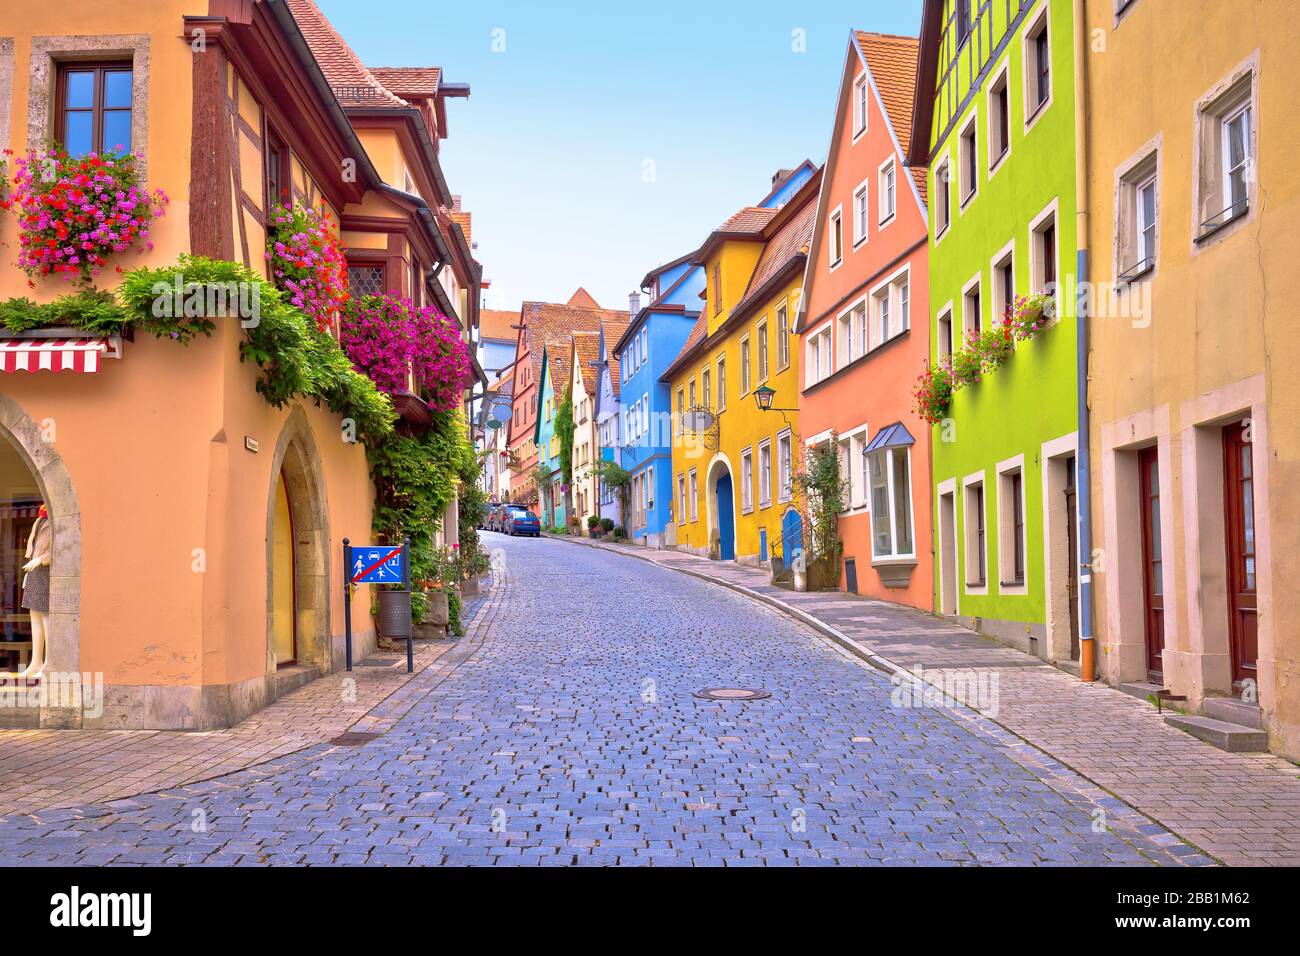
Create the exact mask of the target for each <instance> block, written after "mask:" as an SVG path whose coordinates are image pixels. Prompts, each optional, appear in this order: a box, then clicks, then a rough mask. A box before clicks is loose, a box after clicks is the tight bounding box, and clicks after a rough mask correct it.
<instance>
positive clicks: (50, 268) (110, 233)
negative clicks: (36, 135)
mask: <svg viewBox="0 0 1300 956" xmlns="http://www.w3.org/2000/svg"><path fill="white" fill-rule="evenodd" d="M13 187H14V189H13V194H12V195H11V196H9V198H8V199H7V200H6V202H8V203H9V205H10V206H11V207H13V208H15V209H17V212H18V267H19V268H20V269H22V270H23V271H24V272H26V273H27V276H28V280H27V281H28V285H31V286H32V287H35V282H34V281H33V280H34V279H37V278H43V277H45V276H49V275H61V276H63V277H64V278H66V279H68V280H69V281H73V280H80V281H81V282H83V283H85V284H87V285H89V284H90V283H91V282H92V280H93V279H94V278H95V277H96V276H98V275H99V274H100V273H101V272H102V271H103V269H104V267H105V266H106V264H107V262H108V258H109V257H110V256H111V255H113V254H114V253H118V252H125V251H127V250H128V249H136V250H137V251H139V250H142V249H152V248H153V243H152V242H150V241H149V226H150V224H151V223H152V222H153V220H155V219H157V218H158V217H159V216H161V215H162V213H163V208H164V207H165V206H166V205H167V202H168V199H167V196H166V194H165V193H163V191H162V190H160V189H159V190H154V191H153V192H152V193H150V192H148V190H146V189H145V188H144V186H142V185H141V184H140V181H139V175H138V173H137V171H136V161H135V156H133V155H132V154H131V153H123V152H118V151H115V150H107V151H105V152H103V153H86V154H85V155H84V156H77V157H73V156H69V155H68V153H67V152H66V151H65V150H64V149H63V148H62V147H60V146H55V147H51V148H49V149H46V150H32V151H30V152H29V153H28V154H27V155H26V156H20V157H18V159H17V163H16V171H15V173H14V178H13ZM118 271H119V272H120V271H121V269H120V267H119V269H118Z"/></svg>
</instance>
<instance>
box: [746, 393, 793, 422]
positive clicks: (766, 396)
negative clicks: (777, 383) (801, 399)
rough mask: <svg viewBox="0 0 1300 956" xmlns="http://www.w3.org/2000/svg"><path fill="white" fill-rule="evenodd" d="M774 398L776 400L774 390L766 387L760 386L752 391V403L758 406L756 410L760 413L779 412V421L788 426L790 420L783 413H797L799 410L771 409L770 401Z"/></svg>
mask: <svg viewBox="0 0 1300 956" xmlns="http://www.w3.org/2000/svg"><path fill="white" fill-rule="evenodd" d="M774 398H776V389H774V388H770V387H769V386H767V385H760V386H758V388H756V389H754V402H755V403H756V404H757V405H758V410H759V411H760V412H780V413H781V420H782V421H784V422H785V423H786V424H787V425H788V424H790V419H788V418H786V417H785V413H786V412H797V411H798V410H799V409H797V408H773V407H772V399H774Z"/></svg>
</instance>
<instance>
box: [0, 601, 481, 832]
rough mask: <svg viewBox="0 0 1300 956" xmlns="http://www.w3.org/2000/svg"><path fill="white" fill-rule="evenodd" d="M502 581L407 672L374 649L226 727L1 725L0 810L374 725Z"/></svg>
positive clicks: (101, 792) (171, 778)
mask: <svg viewBox="0 0 1300 956" xmlns="http://www.w3.org/2000/svg"><path fill="white" fill-rule="evenodd" d="M500 590H501V589H500V588H493V589H492V590H491V591H489V592H488V594H487V595H485V596H483V597H481V598H479V599H476V600H474V601H472V602H469V603H467V605H466V615H467V617H468V616H469V615H473V617H472V618H470V620H471V622H472V623H471V626H470V627H469V628H468V630H467V634H466V636H465V637H462V638H460V639H459V640H439V641H432V642H427V643H420V644H417V645H416V647H415V669H414V673H413V674H407V673H406V654H405V652H400V653H397V652H394V653H385V652H380V653H377V654H374V655H372V656H370V657H367V658H366V659H365V660H364V661H359V662H356V663H354V665H353V670H352V672H351V673H350V674H349V673H348V672H347V671H340V672H338V673H335V674H327V675H326V676H324V677H321V678H318V679H317V680H314V681H312V682H311V683H310V684H307V685H306V686H304V687H301V688H299V689H298V690H296V691H294V692H293V693H291V694H288V695H287V696H285V697H283V698H281V699H280V700H277V701H275V702H274V703H273V704H270V705H269V706H267V707H265V708H263V709H262V710H260V711H258V712H257V713H256V714H253V715H252V716H251V717H249V718H248V719H247V720H245V721H243V722H241V723H239V724H236V725H235V726H234V727H229V728H226V729H225V730H215V731H200V732H192V731H171V730H103V731H101V730H0V816H4V815H6V814H12V813H39V812H40V811H44V810H52V809H57V808H62V807H72V806H80V805H83V804H89V803H103V802H107V801H109V800H120V799H123V798H125V797H131V796H136V795H138V794H141V793H150V792H152V791H155V790H161V789H164V788H168V787H176V786H180V785H183V784H189V783H196V782H198V781H201V780H208V779H211V778H213V777H221V776H225V775H226V774H230V773H234V772H236V771H238V770H244V769H246V768H248V767H252V766H255V765H257V764H261V763H265V762H267V761H271V760H275V759H276V758H279V757H284V756H286V755H288V754H291V753H295V752H297V751H299V750H303V749H305V748H307V747H312V746H315V745H317V744H322V743H328V742H329V741H331V740H333V739H334V738H335V737H338V736H339V735H340V734H342V733H344V732H346V731H354V732H376V731H382V730H383V729H385V728H386V727H387V726H390V725H391V724H392V723H394V722H395V721H396V719H397V717H400V716H401V714H403V713H405V712H406V710H408V709H409V708H410V706H411V704H413V703H414V700H413V699H409V695H406V694H403V692H402V691H403V688H405V687H406V685H407V684H408V683H410V681H411V680H412V678H413V677H417V676H419V675H420V674H421V672H423V671H425V670H426V669H428V668H430V667H436V666H437V665H438V663H439V661H440V659H442V658H443V656H444V655H447V657H448V663H450V662H451V661H452V660H453V659H456V658H459V657H461V656H463V655H462V654H459V653H457V654H449V652H451V651H453V650H457V651H459V649H460V648H461V647H468V645H470V644H471V643H476V640H475V638H476V634H475V630H476V629H478V628H479V626H480V624H482V625H483V626H486V625H487V624H490V618H491V613H490V612H491V611H492V610H493V608H491V607H487V608H485V607H484V605H485V604H495V603H498V602H494V601H491V598H492V597H499V595H498V594H496V593H495V592H499V591H500ZM485 618H487V619H488V620H486V621H484V619H485ZM453 666H454V665H453ZM348 678H351V679H352V680H354V681H355V693H353V688H352V687H347V690H348V693H347V696H348V697H352V698H353V699H351V700H348V699H345V693H344V691H345V687H346V686H347V685H345V684H344V681H345V680H347V679H348Z"/></svg>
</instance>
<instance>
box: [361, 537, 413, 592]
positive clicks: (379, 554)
mask: <svg viewBox="0 0 1300 956" xmlns="http://www.w3.org/2000/svg"><path fill="white" fill-rule="evenodd" d="M403 570H404V569H403V568H402V546H401V545H400V544H399V545H395V546H394V545H391V544H381V545H354V546H353V548H352V567H351V569H350V572H351V573H350V577H351V580H352V583H353V584H401V583H402V582H403V581H404V580H405V575H404V574H403Z"/></svg>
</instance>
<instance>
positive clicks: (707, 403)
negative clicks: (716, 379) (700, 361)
mask: <svg viewBox="0 0 1300 956" xmlns="http://www.w3.org/2000/svg"><path fill="white" fill-rule="evenodd" d="M712 379H713V376H712V373H710V371H709V370H708V368H707V367H706V368H704V369H703V370H701V372H700V387H701V389H703V397H704V407H705V408H707V409H710V410H711V409H712V408H713V381H712Z"/></svg>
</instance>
